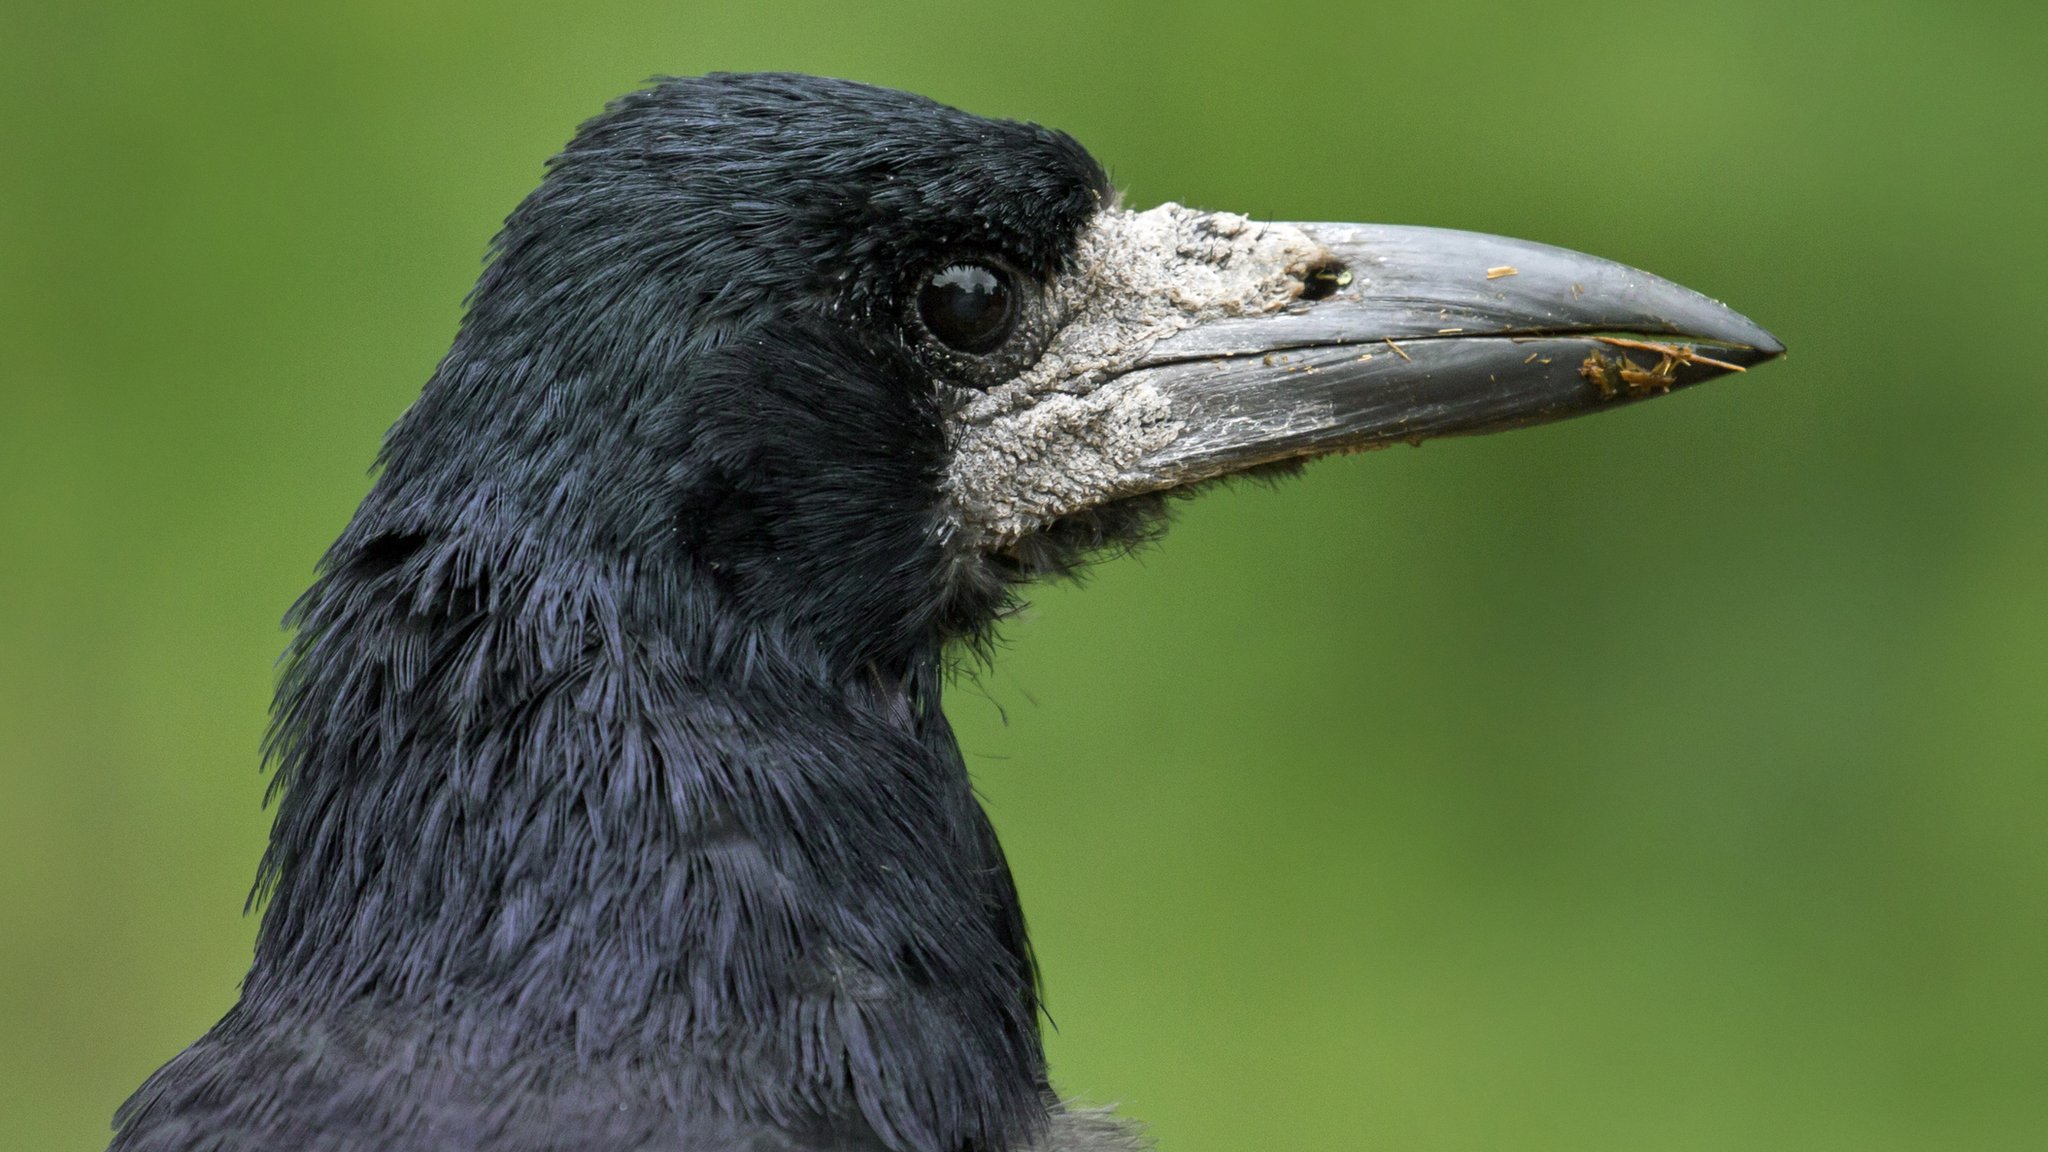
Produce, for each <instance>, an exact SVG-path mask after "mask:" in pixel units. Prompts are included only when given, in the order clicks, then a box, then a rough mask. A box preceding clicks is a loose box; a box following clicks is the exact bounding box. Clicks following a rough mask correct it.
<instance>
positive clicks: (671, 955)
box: [115, 76, 1107, 1152]
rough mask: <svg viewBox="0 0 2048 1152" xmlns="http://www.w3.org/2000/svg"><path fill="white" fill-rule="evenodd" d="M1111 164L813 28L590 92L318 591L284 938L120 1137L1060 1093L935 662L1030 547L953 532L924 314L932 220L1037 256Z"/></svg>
mask: <svg viewBox="0 0 2048 1152" xmlns="http://www.w3.org/2000/svg"><path fill="white" fill-rule="evenodd" d="M1106 194H1107V185H1106V182H1105V180H1104V177H1103V175H1102V172H1101V171H1100V169H1099V168H1097V167H1096V165H1095V164H1094V163H1093V161H1091V160H1090V159H1089V158H1088V156H1087V154H1086V153H1085V152H1084V151H1083V150H1082V149H1081V148H1080V147H1079V146H1078V145H1076V144H1075V143H1074V142H1073V141H1072V140H1070V139H1068V138H1067V137H1065V136H1063V135H1060V134H1058V133H1054V132H1050V131H1047V130H1044V129H1040V128H1036V127H1031V126H1025V125H1019V124H1012V123H1004V122H996V121H989V120H984V119H980V118H977V117H972V116H968V115H965V114H962V113H959V112H955V111H953V110H951V109H947V108H944V107H941V106H939V105H936V104H933V103H931V102H929V101H926V100H923V99H921V98H918V97H914V96H908V95H905V94H901V93H895V92H886V91H881V90H877V89H872V88H867V87H863V86H858V85H853V84H848V83H840V82H833V81H824V80H818V79H813V78H808V77H793V76H715V77H706V78H701V79H690V80H672V81H666V82H663V83H661V84H659V85H657V86H655V87H653V88H650V89H648V90H646V91H643V92H640V93H636V94H634V95H632V96H628V97H626V98H624V99H622V100H620V101H619V102H617V103H616V104H614V105H613V106H612V107H611V108H610V109H609V110H608V111H607V112H606V113H605V114H604V115H602V116H600V117H599V118H597V119H595V120H593V121H592V122H590V123H589V124H587V125H585V126H584V127H583V129H582V130H581V131H580V132H579V133H578V135H577V137H576V139H575V141H574V142H573V143H572V144H571V145H570V146H569V147H568V148H567V150H566V151H564V152H563V153H562V154H561V155H560V156H559V157H557V158H556V159H555V160H554V161H553V162H552V163H551V165H550V168H549V171H548V174H547V176H546V178H545V180H544V181H543V182H542V184H541V186H540V187H539V188H538V189H537V190H536V191H535V192H534V193H533V194H532V195H531V196H530V197H528V198H527V200H526V201H525V202H524V203H523V204H522V205H521V206H520V207H519V209H518V210H517V211H516V212H514V213H513V215H512V216H511V218H510V219H509V220H508V222H507V224H506V227H505V230H504V232H503V233H502V235H501V236H500V237H499V239H498V241H497V243H496V245H495V249H494V255H493V258H492V260H491V262H490V264H489V267H488V269H487V271H486V272H485V274H484V276H483V277H482V279H481V281H480V282H479V284H478V285H477V288H476V290H475V292H474V295H473V297H472V299H471V301H470V305H469V310H468V315H467V318H466V320H465V321H464V323H463V326H462V329H461V332H460V335H459V336H458V338H457V339H456V341H455V344H454V347H453V348H452V350H451V351H450V352H449V353H448V355H447V357H446V359H445V360H444V361H443V362H442V363H441V365H440V366H439V368H438V369H437V370H436V372H435V373H434V376H433V378H432V380H431V381H430V382H429V383H428V385H427V386H426V389H425V391H424V393H423V395H422V396H421V398H420V400H419V401H418V403H417V404H416V405H415V406H414V407H413V408H412V409H411V411H409V412H408V413H407V414H406V416H405V417H404V419H402V420H401V421H400V422H399V424H398V425H397V426H396V427H395V428H394V429H393V430H392V432H391V434H390V437H389V439H388V440H387V442H386V444H385V447H384V451H383V454H382V457H381V468H380V474H379V476H378V478H377V481H376V485H375V488H374V490H373V491H372V492H371V494H370V495H369V497H368V498H367V499H366V500H365V501H364V503H363V505H362V507H361V509H360V511H359V512H358V513H357V515H356V516H355V518H354V519H353V521H352V522H351V523H350V524H349V526H348V528H347V530H346V531H345V532H344V533H343V534H342V536H341V538H340V540H339V541H338V542H337V543H336V544H335V545H334V547H333V549H332V550H331V551H330V552H329V554H328V556H327V557H326V559H325V561H324V562H323V566H322V570H321V574H320V577H319V579H318V581H317V583H315V585H314V586H313V588H312V589H311V590H310V591H309V592H308V593H307V594H306V596H305V597H304V598H303V599H302V600H301V602H300V603H299V605H298V606H297V607H296V609H295V610H294V613H293V616H292V623H293V624H295V625H296V627H297V629H298V633H297V637H296V639H295V640H294V642H293V646H292V650H291V653H290V658H289V664H288V669H287V671H286V673H285V676H284V680H283V684H282V687H281V688H280V691H279V695H278V707H277V714H276V727H275V731H274V736H273V744H272V749H271V752H272V755H273V757H274V760H275V764H276V780H275V787H276V795H277V802H278V813H277V819H276V827H275V831H274V834H273V837H272V842H271V847H270V850H269V853H268V855H267V857H266V858H265V860H264V864H263V871H262V876H263V881H262V883H263V887H264V888H265V889H266V890H267V891H268V893H269V908H268V911H267V913H266V915H265V917H264V921H263V928H262V933H261V937H260V940H259V943H258V946H257V954H256V959H255V963H254V966H253V967H252V968H251V970H250V973H249V976H248V978H247V981H246V984H245V987H244V991H243V996H242V1000H241V1003H240V1004H239V1005H237V1006H236V1008H235V1009H234V1010H233V1011H232V1012H231V1013H230V1014H229V1015H228V1016H227V1018H226V1019H224V1020H223V1021H222V1022H221V1023H220V1025H219V1026H217V1027H216V1028H215V1029H214V1030H213V1031H212V1032H210V1033H209V1034H208V1035H207V1036H206V1037H205V1038H204V1039H203V1040H201V1041H200V1042H199V1043H198V1044H196V1045H195V1046H194V1047H192V1048H191V1049H190V1050H188V1051H187V1052H185V1053H184V1054H183V1055H181V1056H180V1057H178V1058H177V1059H176V1060H174V1061H173V1062H171V1063H170V1064H169V1065H168V1066H166V1067H165V1068H164V1069H163V1070H162V1071H161V1072H159V1073H158V1074H157V1075H156V1077H154V1078H153V1079H152V1080H151V1081H150V1082H149V1083H148V1084H147V1085H146V1086H145V1087H144V1088H143V1089H142V1090H141V1091H140V1092H139V1093H138V1094H137V1096H136V1097H135V1099H134V1100H133V1101H131V1102H130V1104H129V1105H128V1106H127V1107H126V1108H125V1109H124V1111H123V1113H122V1117H121V1120H120V1125H119V1135H118V1137H117V1139H116V1141H115V1147H116V1148H117V1149H121V1150H122V1152H171V1150H174V1149H175V1150H179V1152H186V1150H200V1149H221V1150H224V1152H225V1150H229V1149H233V1150H238V1152H239V1150H245V1149H247V1150H254V1149H263V1150H271V1149H276V1150H284V1149H293V1150H312V1149H334V1150H337V1152H339V1150H342V1149H349V1150H353V1149H358V1148H361V1149H372V1148H374V1149H380V1150H383V1152H412V1150H414V1149H430V1148H431V1149H467V1148H479V1149H482V1148H488V1149H492V1150H494V1152H527V1150H533V1152H539V1150H541V1149H549V1150H557V1152H569V1150H571V1149H578V1150H580V1149H589V1150H591V1152H597V1150H599V1149H605V1150H610V1149H625V1148H650V1149H652V1148H663V1149H666V1148H677V1149H681V1148H689V1149H699V1148H702V1149H720V1148H763V1149H767V1148H784V1147H790V1148H795V1147H804V1148H833V1149H837V1148H848V1149H852V1148H870V1147H875V1148H879V1147H882V1146H887V1147H891V1148H896V1149H904V1150H912V1149H914V1150H916V1152H956V1150H958V1149H963V1148H991V1149H993V1148H998V1147H1008V1146H1012V1145H1014V1144H1016V1143H1019V1142H1021V1141H1025V1140H1028V1139H1030V1138H1032V1137H1034V1136H1035V1135H1037V1134H1038V1133H1039V1132H1040V1131H1041V1130H1042V1129H1043V1127H1044V1126H1045V1124H1046V1096H1045V1093H1046V1092H1047V1090H1048V1089H1047V1085H1046V1076H1045V1066H1044V1058H1043V1055H1042V1053H1041V1050H1040V1046H1039V1040H1038V1035H1037V1028H1036V1023H1037V1022H1036V1019H1035V1014H1036V999H1035V995H1034V991H1033V974H1032V966H1031V960H1030V954H1029V950H1028V947H1027V945H1026V942H1025V937H1024V926H1023V921H1022V917H1021V913H1020V912H1019V909H1018V906H1017V900H1016V895H1015V892H1014V890H1013V889H1012V886H1011V883H1010V879H1009V875H1008V871H1007V868H1006V867H1005V865H1004V863H1003V860H1002V855H1001V852H1000V850H999V849H998V847H997V845H996V842H995V838H994V836H993V834H992V832H991V830H990V828H989V826H988V824H987V822H986V820H985V818H984V817H983V816H982V814H981V812H980V810H979V808H978V806H977V805H976V803H975V801H974V798H973V796H972V794H971V791H970V787H969V784H968V780H967V776H966V773H965V771H964V769H963V767H962V765H961V763H960V759H959V753H958V751H957V749H956V747H955V745H954V742H953V739H952V736H951V734H950V732H949V730H948V728H947V725H946V722H945V719H944V717H943V716H942V715H941V713H940V711H939V689H940V678H941V674H942V662H943V660H944V653H945V646H946V644H947V642H948V641H949V640H951V639H955V638H959V637H962V636H966V635H971V634H973V633H974V632H976V631H977V630H979V629H981V628H984V627H986V626H987V625H988V623H989V622H990V621H991V620H992V619H993V618H994V615H995V613H996V612H997V610H998V609H999V607H1000V606H1001V601H1002V597H1003V595H1004V591H1003V587H1002V581H1001V580H1000V579H999V578H994V579H992V578H990V577H989V576H988V575H987V574H983V573H972V574H965V575H963V574H962V573H961V572H959V571H958V570H957V569H958V561H957V558H953V557H949V556H947V555H945V554H944V552H943V550H942V549H941V548H940V547H939V545H938V544H937V543H935V541H934V537H933V533H932V532H931V530H930V522H931V518H932V517H933V515H934V514H935V511H936V509H937V506H938V502H939V498H938V492H937V487H936V485H937V483H938V479H939V472H940V469H941V467H942V465H943V459H942V456H943V451H944V443H943V439H942V435H941V429H940V425H939V421H938V414H937V408H936V406H937V404H938V400H937V399H936V396H935V392H934V389H933V388H932V387H931V383H930V372H929V370H928V369H927V368H926V367H925V366H923V365H922V364H921V363H920V362H919V361H918V360H917V358H916V357H915V355H914V354H913V352H912V351H911V349H909V348H908V347H907V346H906V344H905V342H904V341H903V339H902V337H901V334H900V329H899V328H898V327H897V325H896V315H897V311H898V307H899V301H900V300H901V298H902V293H903V292H904V291H905V290H906V289H907V288H908V287H911V286H912V283H913V278H914V276H915V275H916V274H917V273H918V272H919V271H920V270H921V269H922V268H923V267H924V266H925V265H926V264H927V263H928V262H929V261H931V260H933V259H936V258H939V257H941V256H943V255H944V254H946V253H947V252H950V251H954V250H958V249H962V248H973V249H976V250H991V249H992V250H994V251H996V252H999V253H1001V254H1002V255H1003V257H1004V258H1005V259H1007V260H1008V261H1010V262H1012V263H1013V264H1014V265H1015V266H1017V267H1019V268H1023V269H1026V270H1028V271H1031V272H1034V273H1039V274H1046V275H1049V274H1051V273H1052V272H1054V271H1055V270H1056V269H1057V268H1059V267H1060V266H1061V264H1062V263H1063V261H1065V260H1066V259H1067V257H1068V255H1069V254H1070V252H1071V250H1072V247H1073V244H1074V242H1075V236H1076V233H1077V230H1078V229H1079V228H1080V226H1081V224H1082V223H1083V222H1084V221H1085V220H1086V219H1087V218H1088V217H1089V216H1090V215H1091V214H1092V213H1093V212H1094V211H1095V210H1096V208H1097V206H1098V204H1099V203H1100V201H1101V199H1102V197H1104V196H1105V195H1106Z"/></svg>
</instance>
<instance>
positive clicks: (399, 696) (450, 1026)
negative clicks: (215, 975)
mask: <svg viewBox="0 0 2048 1152" xmlns="http://www.w3.org/2000/svg"><path fill="white" fill-rule="evenodd" d="M344 544H345V545H348V547H346V548H343V547H342V546H338V548H337V553H338V555H339V556H340V558H339V559H335V558H330V567H329V570H328V571H327V572H326V574H325V575H324V576H323V577H322V579H321V581H320V582H319V583H317V584H316V585H315V587H314V588H313V590H312V591H311V592H309V593H308V595H307V597H306V599H305V600H304V601H302V602H301V605H300V607H299V608H298V610H297V623H298V625H299V634H298V639H297V641H296V642H295V650H294V652H293V654H292V657H291V660H290V663H289V666H288V671H287V674H286V676H285V679H284V682H283V685H282V687H281V689H280V694H279V704H278V712H277V727H276V732H275V734H274V736H273V741H274V746H273V748H272V753H273V756H274V757H275V759H276V763H277V765H278V775H277V778H276V782H275V787H276V788H277V789H278V790H279V792H280V799H279V803H278V812H277V818H276V822H275V826H274V829H273V833H272V840H271V846H270V850H269V853H268V855H267V856H266V858H265V863H264V872H263V877H264V879H263V883H264V884H265V885H267V887H268V891H269V893H270V896H269V906H268V909H267V911H266V913H265V916H264V921H263V927H262V932H261V935H260V937H259V942H258V947H257V955H256V961H255V966H254V968H253V969H252V971H251V974H250V977H249V980H248V982H247V984H246V986H245V992H244V1001H243V1005H242V1007H241V1008H240V1009H238V1011H240V1012H242V1013H244V1014H248V1015H251V1016H253V1017H256V1018H263V1017H266V1016H293V1017H304V1016H308V1015H311V1016H320V1015H336V1014H351V1015H353V1016H357V1017H361V1016H363V1015H364V1014H366V1013H367V1014H369V1015H370V1016H372V1017H375V1018H381V1019H388V1020H392V1021H406V1022H407V1023H405V1024H403V1025H402V1027H404V1028H407V1029H426V1030H428V1031H430V1032H432V1033H433V1035H432V1036H430V1037H429V1038H428V1042H429V1043H435V1042H445V1043H446V1044H448V1045H457V1044H459V1045H460V1046H461V1048H462V1050H463V1051H464V1052H465V1053H466V1055H465V1057H464V1058H465V1059H467V1060H472V1061H476V1062H478V1063H480V1064H483V1065H490V1066H505V1065H512V1064H519V1063H522V1062H524V1063H535V1062H550V1061H560V1060H575V1061H577V1062H578V1063H579V1064H582V1065H585V1066H589V1065H591V1064H609V1063H612V1062H615V1061H624V1062H628V1063H630V1064H631V1065H632V1066H633V1067H635V1068H636V1069H645V1070H651V1073H650V1074H657V1075H659V1076H661V1077H665V1078H666V1080H665V1081H664V1086H663V1091H664V1092H666V1093H668V1094H669V1095H670V1097H671V1098H673V1099H679V1100H682V1101H684V1102H685V1104H686V1107H687V1108H688V1109H694V1110H699V1111H706V1112H717V1113H719V1114H721V1115H723V1116H724V1117H725V1118H726V1119H738V1120H740V1121H746V1120H748V1119H750V1118H760V1117H773V1118H776V1119H777V1121H778V1123H783V1124H787V1123H791V1122H793V1121H792V1120H791V1119H790V1118H792V1117H795V1118H799V1119H801V1118H804V1117H809V1118H810V1120H812V1121H815V1122H817V1123H820V1124H828V1125H829V1124H843V1123H845V1122H846V1117H848V1116H851V1117H854V1118H857V1119H858V1120H860V1121H862V1122H865V1123H866V1124H867V1125H869V1126H870V1127H872V1128H873V1130H874V1131H876V1132H877V1134H878V1135H879V1136H880V1137H881V1138H882V1140H883V1141H884V1143H886V1144H888V1145H890V1146H892V1147H896V1148H899V1149H919V1150H931V1152H937V1150H941V1149H943V1150H945V1152H954V1150H956V1149H959V1148H962V1147H996V1146H1002V1145H1005V1144H1008V1143H1010V1142H1012V1141H1014V1140H1016V1139H1018V1138H1020V1137H1021V1136H1022V1135H1025V1134H1028V1133H1029V1131H1030V1130H1032V1129H1033V1127H1034V1126H1035V1125H1037V1124H1038V1123H1040V1122H1042V1119H1043V1115H1044V1103H1043V1100H1044V1097H1043V1095H1042V1093H1043V1091H1044V1088H1045V1071H1044V1058H1043V1054H1042V1050H1041V1047H1040V1042H1039V1038H1038V1033H1037V1027H1036V995H1035V989H1034V980H1033V971H1032V965H1031V959H1030V955H1029V950H1028V945H1027V944H1026V941H1025V936H1024V927H1023V919H1022V914H1021V912H1020V911H1019V908H1018V903H1017V896H1016V892H1015V889H1014V887H1013V885H1012V883H1011V879H1010V875H1009V871H1008V869H1007V866H1006V865H1005V864H1004V861H1003V858H1002V854H1001V851H1000V848H999V847H998V846H997V843H996V839H995V836H994V833H993V831H992V829H991V828H990V826H989V824H988V822H987V819H986V817H985V816H984V814H983V813H982V811H981V809H980V807H979V805H978V804H977V803H976V801H975V799H974V796H973V794H972V790H971V787H970V783H969V781H968V778H967V774H966V772H965V769H964V766H963V764H962V762H961V759H960V756H959V752H958V749H957V745H956V744H955V742H954V739H953V736H952V734H951V731H950V729H949V728H948V726H947V724H946V720H945V717H944V715H943V714H942V713H941V711H940V709H939V692H940V680H941V664H940V655H941V654H940V652H939V651H938V650H937V648H936V646H934V647H932V648H931V650H929V651H927V652H925V653H924V654H923V655H922V656H920V657H918V658H916V659H914V660H911V661H909V662H907V663H905V664H903V665H900V666H896V667H888V668H884V667H878V666H872V665H870V666H866V667H860V668H850V669H848V668H834V667H832V666H830V665H829V664H828V663H825V662H823V661H822V660H820V659H819V658H817V657H816V656H815V654H814V653H813V652H811V651H810V649H808V648H807V646H806V645H805V643H804V642H803V641H802V638H801V637H799V636H794V635H789V634H784V633H779V632H777V631H776V630H775V629H773V628H772V627H769V626H766V625H761V624H758V623H756V624H734V623H733V622H732V620H731V618H730V616H729V614H725V613H722V612H721V611H720V606H719V605H718V604H716V603H713V602H710V601H707V600H706V599H705V598H706V597H707V596H712V595H715V589H707V588H706V587H703V586H699V585H692V584H690V583H689V582H688V581H687V580H686V579H684V578H683V577H681V576H678V577H675V578H673V579H669V580H664V579H661V578H657V577H650V576H649V575H648V574H646V573H639V572H634V571H633V570H632V568H631V565H630V563H628V562H624V561H621V562H616V563H614V562H606V561H602V560H582V561H564V560H562V559H561V557H559V556H556V555H550V554H547V553H546V551H545V550H539V551H537V552H536V553H535V555H537V556H540V557H542V558H541V559H538V560H535V561H533V562H531V563H525V562H522V561H521V560H520V559H519V556H518V554H517V551H516V550H514V552H513V553H512V554H510V559H509V562H508V555H507V554H506V553H503V552H500V553H499V554H497V555H496V556H495V557H494V560H495V565H494V566H493V567H490V568H488V569H486V568H485V567H484V566H482V565H481V564H479V563H477V557H476V556H473V555H466V554H464V552H463V549H462V546H460V545H459V544H451V543H449V542H447V541H445V540H440V539H437V538H435V537H433V536H431V535H428V534H422V535H417V536H411V535H401V536H389V535H385V536H378V537H375V538H371V539H366V540H361V541H357V542H354V543H350V541H349V540H348V538H346V537H345V538H344ZM486 570H488V571H489V572H490V577H489V579H488V580H486V579H484V578H483V577H482V576H479V575H464V573H472V574H473V573H478V572H482V571H486ZM427 1022H431V1023H427Z"/></svg>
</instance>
